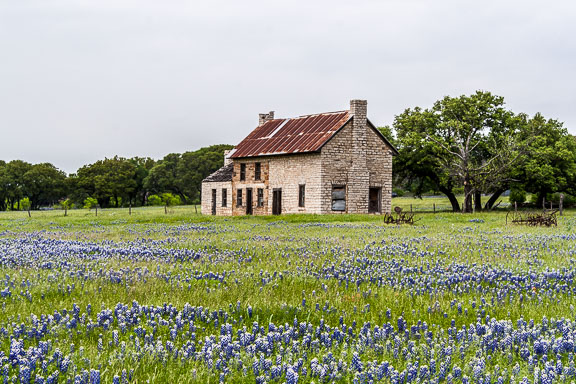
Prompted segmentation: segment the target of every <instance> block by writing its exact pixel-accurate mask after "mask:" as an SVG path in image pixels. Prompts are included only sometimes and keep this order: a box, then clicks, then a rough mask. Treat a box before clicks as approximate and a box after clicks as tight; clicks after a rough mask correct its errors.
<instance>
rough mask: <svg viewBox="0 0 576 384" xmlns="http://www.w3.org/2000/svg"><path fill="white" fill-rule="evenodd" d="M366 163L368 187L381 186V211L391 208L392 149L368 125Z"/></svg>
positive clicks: (387, 210)
mask: <svg viewBox="0 0 576 384" xmlns="http://www.w3.org/2000/svg"><path fill="white" fill-rule="evenodd" d="M366 134H367V145H368V148H367V150H366V165H367V167H368V172H369V174H370V187H380V188H382V197H381V199H382V200H381V207H382V213H386V212H388V213H390V211H391V208H392V149H391V148H390V147H389V146H388V144H386V143H385V142H384V141H383V140H382V138H381V137H380V135H379V134H378V133H376V132H374V130H373V129H372V128H370V127H368V129H367V130H366Z"/></svg>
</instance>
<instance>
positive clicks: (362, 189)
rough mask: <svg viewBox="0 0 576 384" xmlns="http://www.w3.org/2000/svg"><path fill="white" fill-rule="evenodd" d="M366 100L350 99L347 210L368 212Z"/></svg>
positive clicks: (368, 176)
mask: <svg viewBox="0 0 576 384" xmlns="http://www.w3.org/2000/svg"><path fill="white" fill-rule="evenodd" d="M366 112H367V102H366V100H350V114H351V115H352V148H351V151H352V156H351V157H352V165H351V167H350V174H349V177H348V180H349V184H348V198H349V200H348V201H349V202H350V203H349V205H348V212H350V213H368V192H369V187H370V173H369V171H368V166H367V160H366V156H367V153H366V152H367V145H368V144H367V137H366V135H367V129H368V120H367V118H366Z"/></svg>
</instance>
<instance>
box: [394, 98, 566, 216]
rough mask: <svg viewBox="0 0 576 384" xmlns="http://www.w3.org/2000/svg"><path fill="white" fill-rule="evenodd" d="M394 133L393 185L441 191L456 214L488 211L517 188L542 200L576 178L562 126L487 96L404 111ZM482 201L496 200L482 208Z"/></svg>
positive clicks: (418, 191) (418, 192)
mask: <svg viewBox="0 0 576 384" xmlns="http://www.w3.org/2000/svg"><path fill="white" fill-rule="evenodd" d="M393 130H394V133H395V134H396V142H395V143H396V145H397V147H398V150H399V155H398V156H397V158H396V159H395V160H394V171H395V174H396V176H395V180H396V183H397V184H401V185H405V186H407V185H409V186H411V189H412V190H413V191H414V192H415V194H416V195H421V194H422V193H423V192H425V191H427V190H430V189H433V190H437V191H440V192H442V193H444V194H445V195H446V196H447V197H448V198H449V200H450V202H451V204H452V208H453V210H454V211H459V210H462V211H463V212H472V211H473V210H481V209H483V208H491V207H492V206H493V204H494V203H495V201H496V198H497V197H498V196H500V194H501V193H502V192H504V191H505V190H506V189H508V188H510V186H511V185H512V184H521V185H523V186H524V187H525V188H526V189H527V190H530V191H533V192H534V193H539V194H542V195H545V194H546V193H549V192H555V191H557V190H562V189H564V190H565V189H566V188H568V186H569V185H570V183H569V182H568V180H573V179H574V176H573V175H574V174H575V173H576V172H575V171H574V169H573V167H574V165H575V161H574V154H575V153H576V152H575V151H574V137H573V136H571V135H568V133H567V131H566V130H563V129H562V128H561V124H560V123H558V122H557V121H555V120H545V119H544V118H543V117H542V116H541V115H540V114H537V115H535V116H534V117H533V118H528V117H527V116H526V115H525V114H522V113H520V114H515V113H513V112H512V111H510V110H508V109H507V108H506V107H505V103H504V98H502V97H500V96H495V95H492V94H491V93H490V92H482V91H478V92H476V93H474V94H472V95H470V96H466V95H463V96H460V97H448V96H447V97H445V98H443V99H441V100H439V101H437V102H435V103H434V105H433V106H432V107H431V108H427V109H422V108H420V107H415V108H412V109H406V110H405V111H404V112H403V113H401V114H399V115H398V116H396V117H395V120H394V124H393ZM535 179H538V181H535ZM459 190H462V191H463V193H464V202H463V204H462V207H461V206H460V203H459V201H458V199H457V198H456V192H457V191H459ZM483 194H491V197H490V198H489V199H488V202H487V203H486V205H485V206H483V205H482V201H481V199H482V195H483Z"/></svg>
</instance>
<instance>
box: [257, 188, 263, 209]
mask: <svg viewBox="0 0 576 384" xmlns="http://www.w3.org/2000/svg"><path fill="white" fill-rule="evenodd" d="M257 193H258V200H257V204H258V206H259V207H263V206H264V189H262V188H258V192H257Z"/></svg>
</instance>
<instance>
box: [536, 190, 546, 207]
mask: <svg viewBox="0 0 576 384" xmlns="http://www.w3.org/2000/svg"><path fill="white" fill-rule="evenodd" d="M545 197H546V192H545V191H540V192H538V199H537V200H536V207H537V208H540V207H541V206H542V202H543V201H544V198H545Z"/></svg>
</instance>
